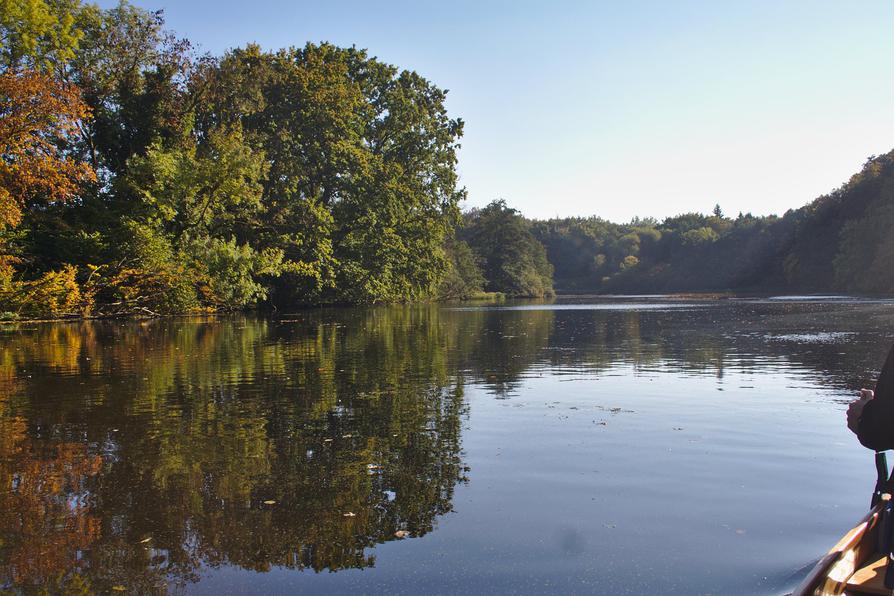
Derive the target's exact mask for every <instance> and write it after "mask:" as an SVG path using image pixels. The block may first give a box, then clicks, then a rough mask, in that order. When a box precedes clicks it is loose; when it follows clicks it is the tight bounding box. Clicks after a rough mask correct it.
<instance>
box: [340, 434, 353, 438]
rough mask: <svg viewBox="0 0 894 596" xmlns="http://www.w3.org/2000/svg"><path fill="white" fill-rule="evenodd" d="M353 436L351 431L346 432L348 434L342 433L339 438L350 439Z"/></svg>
mask: <svg viewBox="0 0 894 596" xmlns="http://www.w3.org/2000/svg"><path fill="white" fill-rule="evenodd" d="M353 436H354V435H352V434H351V433H348V434H346V435H342V436H341V438H342V439H350V438H351V437H353Z"/></svg>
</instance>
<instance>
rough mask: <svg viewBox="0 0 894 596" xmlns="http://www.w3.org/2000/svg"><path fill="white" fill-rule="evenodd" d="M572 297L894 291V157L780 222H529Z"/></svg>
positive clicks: (718, 217) (747, 217) (692, 216)
mask: <svg viewBox="0 0 894 596" xmlns="http://www.w3.org/2000/svg"><path fill="white" fill-rule="evenodd" d="M531 225H532V231H533V233H534V235H535V236H536V238H537V239H538V240H539V241H540V242H542V243H543V244H544V246H545V247H546V249H547V252H548V255H549V260H550V262H551V263H552V264H553V265H554V267H555V276H556V285H557V286H558V288H559V290H560V291H564V292H692V291H731V292H854V293H865V294H892V293H894V269H892V267H891V266H890V264H891V263H892V262H894V236H892V235H891V233H890V231H891V230H894V152H891V153H887V154H885V155H881V156H873V157H870V158H869V159H868V160H867V161H866V163H865V164H864V166H863V168H862V169H861V171H860V172H858V173H857V174H855V175H854V176H853V177H852V178H851V179H850V180H849V181H848V182H847V183H845V184H843V185H842V186H841V187H839V188H838V189H836V190H834V191H833V192H831V193H829V194H827V195H823V196H821V197H819V198H817V199H816V200H814V201H813V202H811V203H810V204H808V205H805V206H804V207H801V208H799V209H792V210H789V211H787V212H786V213H785V214H783V215H782V216H775V215H773V216H762V217H756V216H753V215H751V214H750V213H746V214H742V213H739V214H738V215H737V216H735V217H728V216H726V215H724V213H723V211H722V209H721V208H720V206H716V207H715V208H714V210H713V212H712V213H711V214H709V215H705V214H700V213H686V214H682V215H678V216H675V217H669V218H667V219H665V220H664V221H661V222H658V221H656V220H654V219H634V220H633V221H631V222H630V223H627V224H616V223H612V222H608V221H605V220H603V219H600V218H598V217H591V218H565V219H552V220H548V221H534V222H531Z"/></svg>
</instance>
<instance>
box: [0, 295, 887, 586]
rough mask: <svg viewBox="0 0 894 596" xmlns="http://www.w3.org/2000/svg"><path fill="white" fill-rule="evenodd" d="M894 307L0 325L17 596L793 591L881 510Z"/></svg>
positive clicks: (2, 524)
mask: <svg viewBox="0 0 894 596" xmlns="http://www.w3.org/2000/svg"><path fill="white" fill-rule="evenodd" d="M892 341H894V302H890V301H866V300H851V299H843V298H840V297H835V298H834V299H829V300H816V299H813V298H806V297H805V298H803V299H798V298H795V299H788V300H726V301H717V302H711V301H688V302H685V301H674V300H669V299H662V298H660V297H658V298H656V297H636V298H630V299H623V298H610V299H605V298H603V299H576V300H564V301H561V302H559V303H557V304H531V303H527V304H518V305H512V304H510V305H501V306H499V307H468V306H458V307H451V306H415V307H396V308H395V307H389V308H376V309H331V310H313V311H305V312H300V313H297V314H293V315H286V316H281V317H278V318H243V317H240V318H208V319H180V320H156V321H148V322H120V321H119V322H89V323H71V324H51V325H19V326H17V327H5V328H0V590H2V589H11V590H13V591H25V592H30V591H33V590H34V589H36V588H47V589H49V590H50V591H61V590H74V589H85V590H93V591H96V592H102V593H126V592H130V593H147V592H149V593H163V592H173V593H181V592H187V593H201V594H221V593H233V594H242V593H258V594H261V593H263V594H276V593H294V592H296V591H312V592H334V593H354V592H367V593H369V592H388V593H397V592H405V593H419V592H424V591H428V592H438V593H461V592H465V593H468V592H479V593H480V592H484V591H490V592H495V591H499V592H515V593H542V592H551V591H558V592H579V593H585V592H587V593H588V592H598V593H611V594H624V593H630V594H648V593H661V594H779V593H782V592H783V591H785V590H786V589H790V588H791V587H792V586H793V585H794V584H796V583H797V581H798V580H799V579H800V578H801V577H803V575H805V574H806V572H807V571H808V570H809V568H810V566H811V565H812V564H813V563H814V562H815V561H816V559H817V558H818V557H819V556H820V555H821V554H822V553H823V552H824V551H825V550H826V549H827V548H828V547H829V546H831V545H832V544H833V543H834V542H835V541H836V540H837V539H838V538H839V537H840V535H841V534H842V533H843V532H844V531H845V530H846V529H847V528H849V527H850V526H851V525H852V524H853V522H854V521H856V520H857V519H858V518H859V517H860V516H861V515H862V514H863V513H864V512H865V510H866V508H867V505H868V500H869V494H870V491H871V488H872V485H873V481H874V469H873V464H872V458H871V453H869V452H868V451H866V450H865V449H863V448H862V447H860V446H859V444H858V443H857V441H856V440H855V439H854V438H853V437H852V436H851V435H850V434H849V432H848V431H847V429H846V428H845V426H844V409H845V404H846V402H847V401H848V400H849V399H851V396H852V395H853V394H854V392H855V391H856V390H858V389H859V388H860V387H861V386H865V385H867V384H869V383H871V382H872V379H873V378H874V375H875V374H876V373H877V370H878V368H879V367H880V365H881V363H882V360H883V358H884V355H885V353H886V351H887V348H888V346H889V345H890V343H891V342H892Z"/></svg>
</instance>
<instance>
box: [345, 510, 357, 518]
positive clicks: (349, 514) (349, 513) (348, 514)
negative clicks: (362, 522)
mask: <svg viewBox="0 0 894 596" xmlns="http://www.w3.org/2000/svg"><path fill="white" fill-rule="evenodd" d="M342 517H357V514H356V513H354V512H353V511H348V512H347V513H343V514H342Z"/></svg>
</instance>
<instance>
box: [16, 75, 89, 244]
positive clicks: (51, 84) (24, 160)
mask: <svg viewBox="0 0 894 596" xmlns="http://www.w3.org/2000/svg"><path fill="white" fill-rule="evenodd" d="M88 115H89V110H88V108H87V106H86V105H85V104H84V102H83V101H82V100H81V98H80V94H79V91H78V89H77V88H76V87H73V86H71V85H63V84H60V83H59V82H57V81H55V80H53V79H52V78H49V77H47V76H46V75H43V74H40V73H37V72H33V71H19V72H13V71H7V72H4V73H2V74H0V230H3V229H5V228H11V227H15V226H16V225H17V224H18V223H19V221H20V220H21V218H22V211H23V210H24V209H26V208H27V207H29V206H33V205H40V204H47V203H54V202H59V201H66V200H69V199H71V198H72V197H73V196H75V195H76V193H77V191H78V188H79V186H80V184H82V183H84V182H90V181H94V180H95V179H96V174H95V172H94V171H93V169H92V168H91V167H90V166H89V165H88V164H86V163H84V162H82V161H80V160H78V159H75V158H73V157H72V156H71V155H68V154H67V152H66V149H65V148H66V146H67V144H68V142H69V140H70V139H71V138H72V137H73V136H74V135H75V134H76V133H77V130H78V124H79V122H80V121H81V120H83V119H85V118H87V117H88Z"/></svg>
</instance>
